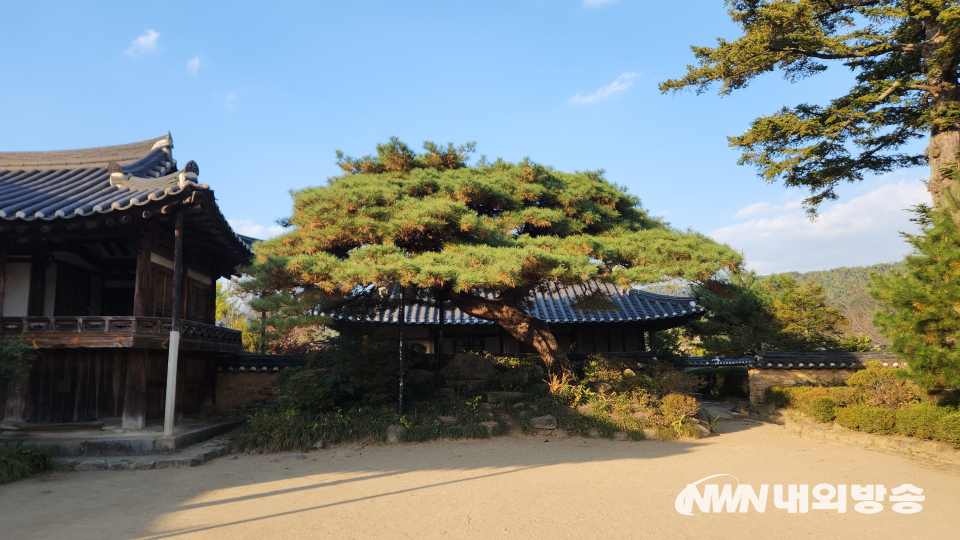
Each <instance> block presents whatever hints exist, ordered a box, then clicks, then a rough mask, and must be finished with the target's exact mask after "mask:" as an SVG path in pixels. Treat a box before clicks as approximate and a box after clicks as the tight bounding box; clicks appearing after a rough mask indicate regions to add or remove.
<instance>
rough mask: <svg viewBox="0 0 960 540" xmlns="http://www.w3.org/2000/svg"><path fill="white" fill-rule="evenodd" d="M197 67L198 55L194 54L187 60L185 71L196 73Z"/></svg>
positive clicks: (198, 67)
mask: <svg viewBox="0 0 960 540" xmlns="http://www.w3.org/2000/svg"><path fill="white" fill-rule="evenodd" d="M198 69H200V57H199V56H194V57H193V58H192V59H190V61H189V62H187V72H188V73H190V74H191V75H196V74H197V70H198Z"/></svg>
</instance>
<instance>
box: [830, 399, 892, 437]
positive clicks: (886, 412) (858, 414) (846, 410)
mask: <svg viewBox="0 0 960 540" xmlns="http://www.w3.org/2000/svg"><path fill="white" fill-rule="evenodd" d="M837 423H838V424H840V425H841V426H843V427H846V428H850V429H855V430H857V431H865V432H867V433H876V434H878V435H889V434H891V433H893V432H894V429H895V427H896V423H897V421H896V417H895V416H894V411H893V410H891V409H885V408H883V407H873V406H871V405H851V406H849V407H843V408H841V409H840V410H838V411H837Z"/></svg>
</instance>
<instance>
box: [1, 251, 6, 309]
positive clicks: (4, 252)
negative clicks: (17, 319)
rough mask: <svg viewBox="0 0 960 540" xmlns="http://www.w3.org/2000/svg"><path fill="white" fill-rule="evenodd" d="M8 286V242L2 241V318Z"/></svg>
mask: <svg viewBox="0 0 960 540" xmlns="http://www.w3.org/2000/svg"><path fill="white" fill-rule="evenodd" d="M6 284H7V242H6V241H5V240H3V239H0V316H3V298H4V294H5V293H6Z"/></svg>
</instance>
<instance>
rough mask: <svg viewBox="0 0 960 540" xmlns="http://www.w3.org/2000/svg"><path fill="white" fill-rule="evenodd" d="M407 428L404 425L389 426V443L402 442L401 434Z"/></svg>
mask: <svg viewBox="0 0 960 540" xmlns="http://www.w3.org/2000/svg"><path fill="white" fill-rule="evenodd" d="M406 430H407V429H406V428H405V427H403V426H398V425H396V424H393V425H391V426H389V427H388V428H387V443H389V444H396V443H398V442H400V435H402V434H403V432H404V431H406Z"/></svg>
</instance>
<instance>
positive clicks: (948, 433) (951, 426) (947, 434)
mask: <svg viewBox="0 0 960 540" xmlns="http://www.w3.org/2000/svg"><path fill="white" fill-rule="evenodd" d="M936 438H937V440H938V441H943V442H945V443H948V444H950V445H952V446H953V447H954V448H958V449H960V412H955V413H950V414H947V415H945V416H944V417H943V418H941V419H940V423H939V425H938V426H937V436H936Z"/></svg>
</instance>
